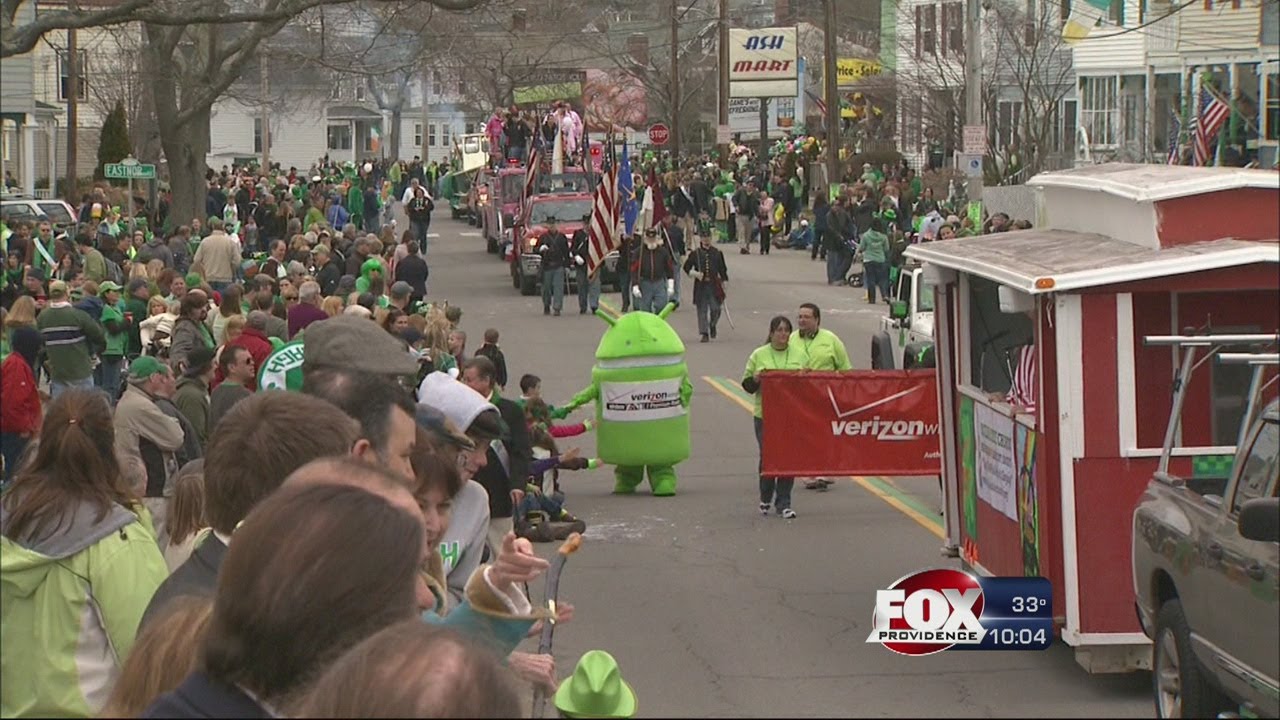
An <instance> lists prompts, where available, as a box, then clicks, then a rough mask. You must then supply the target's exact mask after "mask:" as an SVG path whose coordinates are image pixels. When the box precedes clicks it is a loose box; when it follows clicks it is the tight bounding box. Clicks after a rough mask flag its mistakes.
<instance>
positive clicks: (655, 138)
mask: <svg viewBox="0 0 1280 720" xmlns="http://www.w3.org/2000/svg"><path fill="white" fill-rule="evenodd" d="M669 137H671V128H669V127H667V126H666V125H663V124H662V123H655V124H653V125H650V126H649V142H651V143H653V144H654V145H666V144H667V138H669Z"/></svg>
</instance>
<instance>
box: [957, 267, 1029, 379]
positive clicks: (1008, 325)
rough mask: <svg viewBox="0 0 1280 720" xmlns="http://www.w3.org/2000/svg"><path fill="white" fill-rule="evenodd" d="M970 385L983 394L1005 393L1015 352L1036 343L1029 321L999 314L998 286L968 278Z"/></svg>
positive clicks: (981, 279)
mask: <svg viewBox="0 0 1280 720" xmlns="http://www.w3.org/2000/svg"><path fill="white" fill-rule="evenodd" d="M965 280H966V281H967V284H968V286H969V384H970V385H971V386H973V387H976V388H978V389H980V390H982V391H983V392H991V393H1006V392H1008V391H1009V388H1010V387H1011V386H1012V385H1013V374H1014V371H1015V370H1016V369H1017V366H1018V352H1019V349H1020V348H1021V347H1022V346H1023V345H1029V344H1032V343H1034V342H1035V328H1034V327H1033V326H1032V322H1031V318H1029V317H1027V316H1026V315H1025V314H1023V313H1003V312H1000V285H999V284H998V283H996V282H995V281H993V280H987V279H986V278H982V277H978V276H977V275H968V276H966V278H965Z"/></svg>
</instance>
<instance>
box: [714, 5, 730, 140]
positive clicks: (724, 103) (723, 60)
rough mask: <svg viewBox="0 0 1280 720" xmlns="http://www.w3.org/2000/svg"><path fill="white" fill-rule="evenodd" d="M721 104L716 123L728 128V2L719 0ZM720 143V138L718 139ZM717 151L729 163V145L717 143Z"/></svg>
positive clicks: (719, 103)
mask: <svg viewBox="0 0 1280 720" xmlns="http://www.w3.org/2000/svg"><path fill="white" fill-rule="evenodd" d="M718 50H719V86H718V87H719V102H718V105H717V108H718V110H719V111H718V113H717V118H716V122H717V124H718V126H719V127H717V128H716V132H717V135H718V133H719V132H721V131H719V128H727V127H728V0H719V47H718ZM716 140H717V141H719V138H718V137H717V138H716ZM716 150H717V152H718V154H719V159H721V163H727V161H728V143H727V142H717V146H716Z"/></svg>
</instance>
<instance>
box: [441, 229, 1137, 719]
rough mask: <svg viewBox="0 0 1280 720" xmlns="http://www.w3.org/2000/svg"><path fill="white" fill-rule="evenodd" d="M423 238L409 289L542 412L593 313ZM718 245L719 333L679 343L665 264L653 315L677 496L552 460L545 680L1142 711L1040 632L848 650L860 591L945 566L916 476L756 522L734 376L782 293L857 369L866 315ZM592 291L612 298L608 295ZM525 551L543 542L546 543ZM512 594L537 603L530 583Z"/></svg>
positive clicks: (944, 706) (574, 362)
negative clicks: (588, 674) (670, 339)
mask: <svg viewBox="0 0 1280 720" xmlns="http://www.w3.org/2000/svg"><path fill="white" fill-rule="evenodd" d="M437 215H438V216H439V215H444V213H437ZM431 231H432V234H433V235H437V237H432V239H431V241H430V247H429V255H428V259H429V261H430V262H431V278H430V288H429V290H430V294H429V299H430V300H433V301H435V302H441V301H445V300H447V301H448V302H449V303H450V304H451V305H460V306H461V307H462V309H463V318H462V321H461V323H460V326H461V327H462V328H463V329H465V330H466V331H467V333H468V344H467V351H468V353H470V352H471V351H472V350H473V349H474V348H475V347H477V346H478V345H479V342H480V338H481V336H482V334H483V332H484V330H485V329H486V328H490V327H492V328H496V329H498V330H499V331H500V332H501V346H502V348H503V350H504V352H505V353H506V359H507V365H508V368H509V372H510V378H511V380H510V382H509V385H508V387H507V390H506V393H505V394H506V396H508V397H516V396H518V395H519V388H518V387H517V386H516V383H517V382H518V379H519V377H520V376H521V375H522V374H524V373H534V374H536V375H539V376H540V377H541V378H542V379H543V382H542V392H543V396H544V397H545V398H547V400H548V401H549V402H552V403H556V404H559V403H562V402H564V401H567V400H568V399H569V397H570V396H572V394H574V393H575V392H577V391H579V390H581V389H582V388H583V387H585V386H586V385H587V384H588V383H589V381H590V376H591V366H592V356H593V353H594V350H595V347H596V343H597V342H598V340H599V338H600V335H601V333H602V332H603V331H604V329H605V324H604V323H603V322H602V321H601V320H600V319H598V318H595V317H592V316H590V315H587V316H582V315H579V314H578V312H577V310H578V306H577V299H576V297H566V299H565V305H564V307H565V310H564V315H563V316H562V317H549V316H544V315H543V314H542V312H540V310H541V307H540V305H541V300H540V298H538V297H522V296H521V295H520V294H519V292H518V291H517V290H515V289H513V288H512V285H511V279H510V275H509V274H508V270H507V266H506V265H505V264H504V262H502V261H501V260H499V259H498V258H497V257H495V256H494V255H489V254H486V253H485V249H484V241H483V239H482V237H481V234H480V231H479V230H478V229H476V228H472V227H469V226H467V225H466V224H465V223H462V222H458V221H451V220H448V219H446V218H444V217H441V218H439V219H437V221H436V222H435V223H433V225H432V227H431ZM720 247H721V248H722V249H725V250H727V252H726V253H725V255H726V260H727V262H728V267H729V277H730V283H729V284H728V286H727V293H728V308H729V311H730V312H731V313H732V320H733V323H734V324H735V325H736V328H735V327H730V324H729V322H728V319H723V320H722V321H721V323H720V333H719V335H720V336H719V339H718V340H716V341H714V342H712V343H710V344H701V343H699V342H698V334H697V330H696V323H695V316H694V309H693V306H692V303H691V302H690V301H689V291H690V286H691V282H690V281H689V280H688V278H687V277H686V278H684V288H683V291H684V298H685V303H684V304H683V305H682V306H681V308H680V309H679V310H678V311H677V312H676V313H675V314H674V315H673V316H672V317H671V322H672V324H673V326H674V327H675V328H676V330H677V331H678V332H679V333H680V335H681V337H682V338H683V339H684V341H685V344H686V348H687V359H688V364H689V370H690V375H691V377H692V378H693V381H694V398H693V404H692V421H693V454H692V457H691V458H690V459H689V460H688V461H687V462H684V463H682V464H680V465H679V466H678V467H677V471H678V474H679V486H678V493H677V495H676V496H675V497H673V498H654V497H652V496H650V495H649V493H648V487H647V485H642V486H641V488H640V491H639V492H637V494H636V495H634V496H621V497H619V496H613V495H611V494H610V491H611V489H612V487H613V476H612V471H611V469H609V468H608V467H604V468H600V469H597V470H587V471H582V472H576V473H574V472H562V473H561V476H560V477H561V483H562V485H563V487H564V489H565V492H566V494H567V507H568V508H569V509H570V510H571V511H572V512H573V513H574V514H575V515H577V516H578V517H580V518H582V519H583V520H585V521H586V523H587V526H588V530H587V532H586V542H585V544H584V545H583V547H582V549H581V550H580V551H579V552H578V553H577V554H576V555H574V556H572V558H571V559H570V561H569V563H568V566H567V567H566V568H565V571H564V576H563V581H562V582H561V585H560V597H561V599H562V600H563V601H568V602H571V603H573V604H574V605H575V606H576V616H575V618H574V620H573V622H572V623H570V624H568V625H565V626H563V627H561V628H560V629H559V631H558V632H557V633H556V637H555V655H556V657H557V658H558V660H559V662H560V666H559V668H558V669H559V672H560V676H561V677H562V678H563V677H565V676H566V675H567V673H568V672H570V670H571V668H572V663H573V661H574V659H576V658H577V657H579V656H580V655H581V653H583V652H585V651H587V650H590V649H596V648H599V649H606V650H608V651H609V652H611V653H612V654H613V655H614V656H615V657H616V658H617V659H618V662H619V665H620V667H621V669H622V674H623V676H624V677H625V678H626V679H627V681H628V682H629V683H630V684H631V685H632V686H633V687H634V689H635V691H636V694H637V696H638V698H639V715H640V716H648V717H658V716H689V717H721V716H745V717H779V716H791V717H807V716H846V715H858V716H890V715H892V716H920V717H927V716H938V715H944V716H964V717H970V716H990V717H1035V716H1076V717H1099V716H1114V717H1121V716H1123V717H1140V716H1149V715H1150V714H1151V713H1152V706H1151V699H1150V695H1151V691H1150V681H1151V679H1150V674H1149V673H1145V672H1141V673H1131V674H1127V675H1115V676H1107V675H1089V674H1088V673H1086V672H1085V671H1084V670H1082V669H1080V668H1079V666H1077V665H1076V663H1075V660H1074V659H1073V657H1072V653H1071V652H1070V650H1069V649H1068V648H1067V647H1066V646H1065V645H1063V644H1061V643H1057V644H1055V645H1054V647H1052V648H1051V649H1050V650H1048V651H1045V652H1039V653H1037V652H1025V653H981V652H969V653H966V652H944V653H940V654H937V655H933V656H929V657H924V658H909V657H904V656H899V655H896V654H894V653H891V652H890V651H888V650H886V649H884V648H883V647H881V646H879V645H872V644H867V643H866V639H867V635H868V633H869V632H870V630H871V618H872V609H873V604H874V601H875V593H876V590H877V589H881V588H885V587H887V586H888V585H889V584H891V583H893V582H894V581H895V580H897V579H898V578H900V577H902V576H904V575H907V574H909V573H911V572H913V571H916V570H919V569H923V568H929V567H958V566H959V561H957V560H953V559H948V558H944V557H942V556H941V555H940V553H939V548H940V546H941V544H942V534H943V531H942V518H941V516H940V515H939V513H938V508H939V506H940V504H941V500H940V497H939V488H938V484H937V481H936V479H935V478H905V479H894V480H892V481H890V480H887V479H879V478H858V479H850V478H840V479H839V480H838V481H837V482H836V484H835V485H834V486H832V487H831V488H830V490H828V491H825V492H818V491H814V490H806V489H804V487H803V486H802V485H801V484H797V487H796V490H795V496H794V505H793V507H794V509H795V510H796V512H797V513H798V518H796V519H794V520H784V519H782V518H780V517H778V516H776V515H773V514H770V515H769V516H768V517H761V515H760V513H759V512H757V509H756V494H757V493H756V463H757V457H758V455H757V450H756V442H755V438H754V436H753V433H752V423H751V411H750V403H751V399H750V397H749V396H748V395H747V394H746V393H744V392H743V391H742V389H741V387H740V385H739V384H738V382H739V380H740V379H741V376H742V371H743V366H744V363H745V361H746V358H747V356H748V355H749V354H750V352H751V351H752V350H753V349H754V348H756V347H758V346H760V345H761V344H762V343H763V342H765V340H766V333H767V329H768V323H769V319H770V318H771V317H773V316H774V315H778V314H785V315H787V316H788V317H790V318H792V319H793V320H794V318H795V316H796V312H797V308H798V306H799V305H800V304H801V303H803V302H814V303H816V304H818V305H819V306H820V307H821V308H822V327H824V328H827V329H830V330H832V331H834V332H835V333H836V334H837V335H839V336H840V337H841V338H842V339H843V340H844V342H845V344H846V346H847V348H848V351H849V355H850V357H851V359H852V361H853V364H854V367H855V368H868V367H869V366H870V357H869V355H870V353H869V345H870V342H869V337H870V333H871V331H872V330H873V328H874V327H875V326H876V323H877V320H878V318H879V317H880V316H881V314H882V313H884V312H886V307H885V306H884V305H868V304H866V302H865V299H864V297H863V293H862V291H861V290H859V289H853V288H847V287H844V288H842V287H829V286H827V285H826V284H825V283H824V282H823V272H824V271H823V268H822V263H821V262H814V261H811V260H810V259H809V254H808V253H807V252H799V251H789V250H776V251H775V252H774V253H773V254H772V255H770V256H766V257H761V256H759V255H755V254H753V255H750V256H741V255H739V254H738V253H737V250H736V248H735V247H734V246H730V245H722V246H720ZM603 299H604V302H605V303H607V305H608V306H609V307H610V308H613V309H615V310H616V309H617V308H618V307H619V296H618V294H617V293H616V292H611V293H606V294H605V295H604V296H603ZM587 413H588V410H587V409H582V410H579V411H578V412H577V413H575V415H574V416H573V417H572V420H573V421H577V420H581V419H582V418H583V417H586V415H587ZM578 440H581V443H580V445H581V447H582V453H583V455H584V456H586V457H591V456H592V451H593V449H594V447H593V439H592V437H591V436H590V435H586V436H583V437H581V438H571V439H564V440H561V441H560V444H561V450H562V451H564V450H566V449H568V448H571V447H574V445H575V444H579V443H578V442H577V441H578ZM797 441H799V440H797ZM538 547H539V552H540V553H542V554H544V555H548V554H550V553H551V552H553V551H554V548H555V545H553V544H545V545H540V546H538ZM1116 550H1117V552H1123V551H1125V549H1124V548H1117V549H1116ZM530 591H531V592H530V594H531V596H532V598H533V599H534V600H535V601H541V599H542V591H543V588H542V582H541V581H540V580H539V581H538V582H537V583H536V584H535V585H534V586H532V587H531V588H530ZM534 647H536V643H535V642H534V641H527V642H526V644H525V646H524V648H522V649H528V650H530V651H532V649H533V648H534Z"/></svg>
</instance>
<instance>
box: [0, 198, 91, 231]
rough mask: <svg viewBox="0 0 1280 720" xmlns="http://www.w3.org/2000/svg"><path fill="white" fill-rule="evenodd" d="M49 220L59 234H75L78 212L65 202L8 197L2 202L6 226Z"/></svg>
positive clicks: (0, 207) (0, 213)
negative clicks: (35, 220) (24, 221)
mask: <svg viewBox="0 0 1280 720" xmlns="http://www.w3.org/2000/svg"><path fill="white" fill-rule="evenodd" d="M41 216H44V217H47V218H49V221H50V222H51V223H53V229H54V230H56V231H57V232H59V233H74V232H75V229H76V222H77V217H76V210H75V208H73V207H71V206H70V205H68V204H67V203H66V202H65V201H63V200H39V199H36V198H29V197H13V196H6V197H5V199H4V200H0V217H3V218H4V221H5V223H6V224H10V223H12V222H16V221H18V220H21V219H30V218H32V217H35V218H39V217H41Z"/></svg>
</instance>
